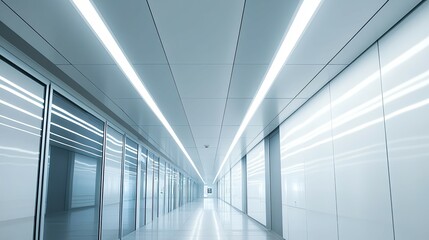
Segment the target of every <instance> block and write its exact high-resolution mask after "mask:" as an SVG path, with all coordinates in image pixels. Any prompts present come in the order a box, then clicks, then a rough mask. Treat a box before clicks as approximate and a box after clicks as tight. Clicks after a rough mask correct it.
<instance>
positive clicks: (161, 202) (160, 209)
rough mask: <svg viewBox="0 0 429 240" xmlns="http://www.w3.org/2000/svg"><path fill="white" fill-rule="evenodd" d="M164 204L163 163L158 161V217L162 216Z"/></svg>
mask: <svg viewBox="0 0 429 240" xmlns="http://www.w3.org/2000/svg"><path fill="white" fill-rule="evenodd" d="M164 204H165V161H163V160H160V161H159V206H158V215H159V216H161V215H164Z"/></svg>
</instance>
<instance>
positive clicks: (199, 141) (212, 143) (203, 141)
mask: <svg viewBox="0 0 429 240" xmlns="http://www.w3.org/2000/svg"><path fill="white" fill-rule="evenodd" d="M218 141H219V138H207V137H206V138H195V144H196V146H197V148H205V147H204V146H205V145H208V146H209V147H210V148H216V147H217V143H218Z"/></svg>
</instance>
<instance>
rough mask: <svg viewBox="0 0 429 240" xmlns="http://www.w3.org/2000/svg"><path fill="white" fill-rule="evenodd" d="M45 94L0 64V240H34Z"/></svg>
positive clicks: (2, 63)
mask: <svg viewBox="0 0 429 240" xmlns="http://www.w3.org/2000/svg"><path fill="white" fill-rule="evenodd" d="M44 95H45V87H44V86H43V85H41V84H39V83H37V82H36V81H34V80H32V79H30V78H28V77H27V76H25V75H24V74H22V73H21V72H19V71H18V70H16V69H15V68H13V67H11V66H9V65H8V64H6V63H5V62H3V61H0V238H1V239H23V240H26V239H33V228H34V226H33V225H34V213H35V202H36V191H37V173H38V166H39V159H40V150H39V149H40V143H41V141H40V140H41V131H42V118H43V111H44V104H45V101H44V98H45V96H44ZM12 183H13V187H11V184H12Z"/></svg>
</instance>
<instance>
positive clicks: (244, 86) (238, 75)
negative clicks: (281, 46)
mask: <svg viewBox="0 0 429 240" xmlns="http://www.w3.org/2000/svg"><path fill="white" fill-rule="evenodd" d="M267 69H268V65H235V66H234V71H233V73H232V79H231V86H230V89H229V95H228V97H229V98H253V97H254V96H255V94H256V92H257V91H258V88H259V86H260V85H261V83H262V80H263V78H264V76H265V73H266V72H267Z"/></svg>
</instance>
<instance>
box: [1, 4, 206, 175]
mask: <svg viewBox="0 0 429 240" xmlns="http://www.w3.org/2000/svg"><path fill="white" fill-rule="evenodd" d="M1 1H2V2H3V4H4V5H6V7H8V8H9V9H10V10H11V11H12V12H13V13H14V14H15V15H16V16H17V17H19V18H20V19H21V20H22V21H23V22H24V23H25V24H26V25H27V26H28V27H29V28H31V30H33V31H34V33H36V34H37V35H38V36H39V37H40V38H41V39H43V41H45V42H46V44H48V45H49V46H50V47H51V48H52V49H53V50H55V51H56V52H57V53H58V54H59V55H60V56H61V57H62V58H64V60H65V61H67V62H68V63H69V64H54V65H55V66H57V65H70V66H73V68H74V69H75V70H76V71H78V72H79V73H80V74H81V75H82V76H83V77H84V78H86V79H87V80H88V81H89V82H90V83H91V84H92V85H94V87H95V88H97V89H98V90H99V91H100V92H102V93H103V94H104V95H105V96H106V97H107V98H108V99H109V100H110V101H112V103H113V104H115V105H116V106H117V107H118V108H119V109H121V111H122V112H123V113H124V114H125V115H126V116H127V117H129V119H130V120H131V121H133V122H134V123H136V122H135V121H134V120H133V119H132V118H131V117H130V116H129V115H128V114H127V113H126V112H125V111H124V110H123V109H122V108H121V107H120V106H119V105H117V104H116V103H115V101H113V100H112V99H111V98H110V97H109V96H107V95H106V94H105V93H104V92H103V91H102V90H101V89H100V88H98V87H97V85H95V84H94V83H93V82H92V81H91V80H90V79H89V78H88V77H86V76H85V75H84V74H83V73H82V72H81V71H80V70H78V69H77V68H76V67H75V66H74V65H73V64H72V63H71V62H70V61H69V60H68V59H67V58H66V57H65V56H64V55H63V54H62V53H61V52H60V51H58V49H56V48H55V47H54V46H53V45H52V44H51V43H50V42H49V41H48V40H47V39H46V38H45V37H43V36H42V35H41V34H40V33H39V32H38V31H37V30H36V29H35V28H34V27H33V26H31V25H30V24H29V23H28V22H27V21H26V20H25V19H24V18H23V17H21V15H19V14H18V13H17V12H16V11H15V10H14V9H13V8H12V7H11V6H9V5H8V4H7V3H6V2H5V1H4V0H1ZM78 65H79V64H78ZM82 65H88V64H82ZM103 65H104V64H103ZM108 65H115V66H117V64H108ZM60 70H61V69H60ZM61 71H62V70H61ZM67 75H68V74H67ZM118 117H119V116H118ZM136 125H137V123H136ZM137 126H138V125H137ZM139 129H140V130H142V131H143V132H145V133H146V131H144V130H143V129H141V128H140V127H139ZM139 134H140V135H141V133H139ZM146 134H147V137H148V138H150V139H152V141H153V142H154V143H155V144H158V148H159V149H160V150H164V153H163V155H165V156H167V157H168V158H169V159H167V160H169V161H170V162H172V163H173V164H174V162H173V160H172V159H173V158H172V157H171V156H169V154H167V153H168V151H167V150H166V149H164V148H163V147H161V145H160V143H158V142H157V141H155V139H153V138H152V137H150V135H149V134H148V133H146ZM141 137H143V135H141ZM147 140H148V141H149V139H147ZM160 152H161V151H160ZM177 166H179V163H177ZM182 170H183V171H184V169H183V168H182ZM184 172H187V171H184ZM188 174H189V173H188ZM189 175H190V174H189ZM196 179H198V178H196Z"/></svg>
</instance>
